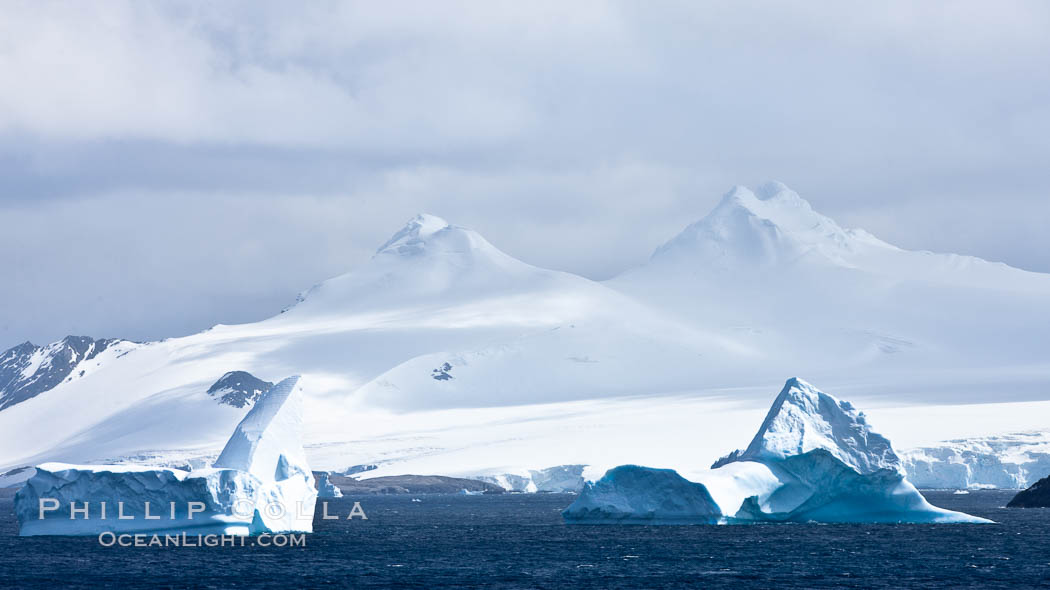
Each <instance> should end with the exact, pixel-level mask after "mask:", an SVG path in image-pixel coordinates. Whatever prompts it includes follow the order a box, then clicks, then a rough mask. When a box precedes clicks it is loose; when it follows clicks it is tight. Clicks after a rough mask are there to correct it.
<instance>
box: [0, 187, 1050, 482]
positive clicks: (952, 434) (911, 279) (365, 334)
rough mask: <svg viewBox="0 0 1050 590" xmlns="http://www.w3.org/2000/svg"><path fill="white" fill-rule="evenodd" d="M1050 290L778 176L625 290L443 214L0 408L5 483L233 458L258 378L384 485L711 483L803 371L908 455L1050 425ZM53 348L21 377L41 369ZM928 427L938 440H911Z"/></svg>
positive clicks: (339, 455)
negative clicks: (838, 210) (626, 477)
mask: <svg viewBox="0 0 1050 590" xmlns="http://www.w3.org/2000/svg"><path fill="white" fill-rule="evenodd" d="M1048 295H1050V275H1042V274H1037V273H1029V272H1025V271H1021V270H1017V269H1013V268H1010V267H1008V266H1005V265H1002V264H996V263H989V262H985V261H982V260H979V259H975V258H968V257H960V256H954V255H940V254H931V253H921V252H909V251H905V250H901V249H899V248H896V247H893V246H891V245H889V244H886V243H885V242H882V241H880V240H878V239H876V238H874V237H873V236H871V235H870V234H867V233H866V232H863V231H861V230H849V229H843V228H841V227H840V226H839V225H838V224H836V223H835V222H834V221H833V220H831V219H829V218H827V217H825V216H822V215H820V214H819V213H817V212H815V211H814V210H813V209H812V207H811V206H810V205H809V204H808V203H806V201H804V200H803V199H801V197H799V196H798V195H797V194H795V193H794V192H792V191H790V189H787V188H786V187H784V186H783V185H776V184H774V185H769V186H766V187H763V188H761V189H759V190H758V191H756V192H751V191H749V190H747V189H744V188H739V187H738V188H736V189H734V190H733V191H731V192H730V193H729V194H727V195H726V196H725V197H724V198H723V199H722V201H721V202H720V203H719V205H718V206H717V207H716V208H715V209H714V210H713V211H712V212H711V213H710V214H709V215H708V216H707V217H705V218H704V219H702V220H701V221H699V222H697V223H695V224H692V225H690V226H689V227H688V228H686V229H685V230H684V231H683V232H682V233H681V234H679V235H678V236H676V237H674V238H672V239H671V240H669V241H668V242H667V243H666V244H665V245H663V246H661V247H660V248H658V249H657V250H656V252H655V253H654V254H653V256H652V258H651V259H650V261H649V262H648V263H647V264H645V265H643V266H642V267H640V268H637V269H633V270H631V271H629V272H627V273H624V274H623V275H622V276H620V277H617V278H615V279H613V280H611V281H607V282H604V283H599V282H594V281H590V280H588V279H585V278H583V277H579V276H576V275H572V274H569V273H564V272H558V271H553V270H547V269H543V268H538V267H535V266H532V265H530V264H527V263H525V262H523V261H520V260H517V259H515V258H513V257H511V256H509V255H508V254H506V253H504V252H502V251H500V250H499V249H498V248H496V247H495V246H494V245H492V244H491V243H489V242H488V241H487V240H486V239H485V238H483V237H482V236H480V235H479V234H478V233H477V232H474V231H472V230H469V229H467V228H463V227H459V226H456V225H453V224H450V223H448V222H446V221H444V220H442V219H440V218H437V217H435V216H431V215H421V216H419V217H417V218H415V219H413V220H411V221H410V222H409V223H408V224H406V226H405V227H404V228H402V229H401V230H399V231H397V232H395V233H394V235H393V236H392V237H391V239H390V240H388V241H387V242H386V243H385V244H383V245H382V246H381V247H380V248H379V249H378V250H377V252H376V254H375V255H374V256H373V257H372V259H371V260H369V261H368V262H367V263H365V264H364V265H362V266H361V267H359V268H356V269H354V270H352V271H350V272H348V273H346V274H344V275H341V276H338V277H335V278H332V279H330V280H327V281H324V282H322V283H320V284H318V285H316V286H314V287H313V288H311V289H309V290H307V291H305V292H304V293H302V294H301V295H300V297H299V298H298V301H297V302H296V304H295V305H293V306H291V307H289V308H288V309H286V310H285V311H284V312H282V313H279V314H277V315H275V316H274V317H272V318H270V319H267V320H264V321H261V322H256V323H251V324H243V325H235V326H226V325H218V326H215V327H214V328H211V329H210V330H207V331H205V332H202V333H200V334H195V335H192V336H188V337H184V338H173V339H168V340H164V341H160V342H152V343H146V344H133V343H126V342H124V341H120V342H118V343H111V344H108V345H107V346H106V348H105V350H103V351H101V352H99V351H97V350H96V351H95V352H94V357H93V358H91V359H90V361H88V362H86V363H85V361H84V358H86V357H87V353H85V352H78V353H77V356H76V357H75V358H76V359H77V364H75V366H74V368H72V369H70V370H69V371H68V372H66V373H64V374H62V375H61V377H60V378H59V379H58V380H57V381H56V383H57V384H52V385H51V386H49V387H46V388H40V389H39V390H37V391H35V393H34V395H33V396H28V397H27V396H23V397H21V398H20V399H19V403H14V404H13V405H11V404H8V405H7V406H6V407H5V408H4V409H3V410H2V411H0V473H2V472H3V471H5V470H7V469H10V468H13V467H19V466H22V465H28V464H33V463H37V462H42V461H45V460H56V461H67V462H86V461H93V462H102V461H114V460H116V461H121V460H127V461H135V462H147V461H148V462H155V463H158V462H159V463H165V464H170V465H172V466H178V465H182V464H184V463H186V462H191V463H192V462H194V461H196V462H201V461H205V460H210V459H214V457H215V454H216V453H217V452H218V450H219V449H220V448H221V446H222V443H223V441H224V440H225V437H226V434H227V433H228V432H229V431H230V430H231V429H232V428H233V427H234V426H235V425H236V424H237V422H238V421H239V420H240V419H241V418H242V417H243V416H244V414H245V412H247V411H248V406H249V405H250V401H251V398H252V397H253V396H254V395H255V393H254V392H255V390H257V389H258V390H261V386H259V387H255V386H251V383H249V386H245V387H243V388H242V389H244V391H242V392H240V393H237V394H236V395H233V396H232V397H231V400H234V398H236V400H241V398H242V397H243V398H244V399H243V400H241V401H242V402H243V404H242V406H241V407H237V404H233V405H230V404H229V403H217V401H219V400H220V399H222V398H223V397H225V396H226V393H230V392H233V391H234V390H237V391H240V390H239V389H237V388H236V387H233V389H230V391H224V393H223V395H218V396H217V395H216V391H217V390H215V389H214V387H217V386H219V385H220V383H222V381H221V380H222V379H223V378H224V376H226V377H228V376H229V375H228V374H230V373H232V372H242V371H243V372H245V373H247V374H250V375H251V376H253V377H252V379H257V380H258V383H263V384H265V383H268V382H270V381H273V380H275V379H276V378H277V377H279V376H282V375H286V374H292V373H298V374H302V375H303V381H304V383H306V384H307V387H306V390H307V391H309V392H310V395H309V397H308V399H307V400H306V409H305V416H306V418H305V419H306V424H307V433H306V442H307V453H308V454H309V455H310V461H311V464H312V465H314V466H316V467H317V468H318V469H326V470H327V469H334V470H339V471H343V470H345V469H347V468H350V467H353V466H354V465H358V464H369V465H371V464H375V465H378V466H379V468H378V469H376V470H374V471H370V472H369V474H371V475H374V476H378V475H391V474H398V473H408V472H415V473H440V474H445V475H483V476H486V477H492V478H500V477H502V478H504V479H507V480H508V481H509V480H511V479H513V480H514V481H518V480H519V479H521V482H519V483H522V485H523V486H527V485H528V482H526V480H528V481H531V479H529V478H531V477H533V476H532V474H534V473H546V472H547V471H548V470H549V469H548V468H551V467H554V466H558V465H574V466H575V465H588V466H591V467H588V468H587V469H595V468H597V467H596V466H604V467H610V466H613V465H617V464H622V463H628V462H635V463H640V464H657V465H659V464H665V465H672V464H673V465H675V466H676V467H681V466H682V465H683V464H684V463H685V462H689V464H688V465H685V466H684V467H685V468H689V469H693V468H697V467H702V466H706V465H708V464H710V463H711V461H713V460H714V459H715V458H717V456H718V453H719V451H722V450H724V449H723V448H722V446H721V445H720V444H718V443H719V441H718V439H719V437H720V436H722V435H727V434H728V435H730V436H733V435H735V433H736V432H737V429H738V428H745V429H747V430H749V429H750V428H751V426H750V425H752V424H754V423H755V422H757V420H756V418H755V417H756V415H757V416H758V417H759V418H760V417H761V416H760V414H761V413H762V412H763V411H764V408H763V407H762V406H763V403H762V401H761V400H762V399H763V397H764V394H765V392H766V391H768V388H769V387H770V386H771V384H777V383H781V382H783V379H784V377H785V376H787V375H792V374H807V375H811V376H812V378H813V379H814V380H819V382H820V383H821V384H822V385H824V386H826V387H828V388H829V389H830V388H834V389H835V390H836V391H840V392H843V393H845V394H848V395H849V397H850V398H852V399H856V400H858V401H863V402H864V405H865V407H867V408H870V410H869V414H875V413H879V412H882V413H883V415H884V416H885V417H880V421H879V423H880V425H882V427H883V429H884V430H893V437H894V440H896V441H898V445H899V446H912V444H919V443H924V444H925V443H932V442H933V441H936V440H947V439H954V438H964V437H974V436H987V435H992V434H1001V433H1005V432H1020V431H1027V430H1033V429H1043V428H1045V424H1039V423H1038V421H1037V420H1036V417H1037V416H1033V414H1032V413H1031V408H1032V407H1039V408H1042V407H1044V406H1042V405H1040V404H1042V403H1043V402H1042V401H1040V400H1050V370H1048V364H1047V362H1046V360H1045V355H1044V350H1045V344H1044V343H1043V341H1042V335H1043V334H1045V333H1046V328H1050V310H1048V309H1047V307H1048V306H1046V305H1045V301H1047V296H1048ZM52 346H54V345H52ZM47 348H50V347H47ZM96 348H97V347H96ZM9 354H10V351H9ZM33 354H36V353H35V352H30V353H29V356H28V357H27V356H26V351H22V352H19V353H16V354H14V355H12V356H11V359H12V360H11V365H10V366H11V367H14V369H10V370H8V369H3V370H4V371H7V372H3V373H0V375H4V376H5V378H6V376H7V375H9V374H11V375H15V374H17V375H23V374H25V373H26V371H27V370H28V369H27V368H26V367H29V366H30V365H29V364H27V363H26V361H24V359H25V358H29V357H32V355H33ZM4 358H5V359H6V358H7V356H5V357H4ZM70 358H72V357H70ZM17 359H23V360H17ZM34 362H35V361H34ZM67 364H68V363H67ZM85 365H90V366H85ZM4 366H5V367H6V366H7V365H4ZM41 366H42V363H41ZM81 369H83V370H84V372H83V374H81V373H80V370H81ZM11 371H14V372H11ZM31 373H32V372H30V374H31ZM236 375H241V374H240V373H236ZM70 377H72V378H70ZM234 380H236V379H234ZM217 381H218V382H219V383H217ZM241 381H243V379H242V380H241ZM48 383H51V382H50V381H49V382H48ZM238 383H240V381H238ZM245 383H247V381H245ZM252 383H255V382H254V381H252ZM258 383H256V385H258ZM226 385H229V384H226ZM242 385H243V383H242ZM209 389H212V391H211V393H209ZM219 389H223V388H222V387H219ZM4 392H5V393H4V395H9V394H8V393H6V392H7V390H6V389H5V390H4ZM3 399H5V398H2V397H0V400H3ZM236 400H234V401H236ZM992 401H995V402H1010V403H1000V404H994V408H992V409H990V410H988V408H991V406H980V407H982V408H985V409H986V410H988V411H984V415H985V416H986V417H987V415H988V413H989V411H990V412H992V413H993V414H994V416H995V417H996V419H995V420H992V421H987V420H985V421H984V423H979V422H978V421H977V420H976V419H971V418H966V419H964V418H959V419H958V420H955V421H954V422H949V423H941V422H937V421H934V420H932V415H926V414H924V412H943V411H945V408H977V407H978V406H975V405H974V404H984V403H986V402H992ZM1014 402H1016V403H1018V404H1022V405H1024V407H1025V408H1026V411H1025V412H1017V411H1015V410H1016V408H1015V409H1014V410H1011V409H1010V408H1011V407H1013V406H1011V403H1014ZM1025 404H1026V405H1025ZM1047 404H1048V405H1047V406H1046V408H1047V409H1050V402H1047ZM906 406H909V407H906ZM967 412H969V410H967V411H966V412H962V413H960V414H958V415H960V416H971V415H973V416H978V415H981V413H982V412H980V411H976V410H975V411H973V412H969V413H967ZM1044 415H1046V414H1044ZM924 416H928V417H929V419H924ZM915 422H919V423H922V424H924V426H923V431H922V432H921V433H920V432H915V431H914V429H904V428H903V426H904V425H911V424H913V423H915ZM698 423H703V424H704V425H705V426H704V427H703V428H697V427H696V424H698ZM990 423H994V424H995V428H997V429H998V430H994V431H989V430H988V429H987V428H986V426H987V424H990ZM41 424H47V428H40V427H39V425H41ZM933 432H936V434H935V435H934V434H932V433H933ZM730 433H732V434H730ZM687 448H688V449H689V451H688V452H686V451H685V450H682V449H687ZM668 449H672V450H668ZM673 449H680V451H676V450H673ZM661 457H664V458H666V461H662V460H661ZM209 458H210V459H209ZM577 471H578V470H573V477H574V478H577V477H578V476H579V473H577ZM522 478H525V479H522ZM501 481H502V480H501ZM523 482H524V483H523ZM533 483H534V482H533Z"/></svg>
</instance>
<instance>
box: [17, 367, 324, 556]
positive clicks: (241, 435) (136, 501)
mask: <svg viewBox="0 0 1050 590" xmlns="http://www.w3.org/2000/svg"><path fill="white" fill-rule="evenodd" d="M302 398H303V393H302V387H301V386H300V385H299V377H298V376H294V377H289V378H288V379H285V380H284V381H281V382H280V383H278V384H277V385H275V386H274V387H273V388H271V389H270V390H269V391H267V392H266V393H264V394H263V395H262V396H261V397H260V398H259V399H258V401H256V403H255V405H254V406H253V407H252V409H251V411H249V412H248V414H247V415H245V417H244V419H242V420H241V422H240V423H239V424H238V425H237V428H236V429H235V430H234V432H233V435H232V436H231V437H230V439H229V441H228V442H227V443H226V446H225V448H223V451H222V453H221V454H220V455H219V458H218V459H217V460H216V461H215V463H214V465H213V466H212V467H209V468H203V469H194V470H192V471H184V470H180V469H167V468H151V467H137V466H126V465H69V464H64V463H45V464H43V465H40V466H38V467H37V468H36V474H35V475H34V476H33V477H31V478H30V479H29V480H27V481H26V483H25V485H24V486H23V487H22V488H21V489H20V490H19V491H18V493H17V494H16V495H15V513H16V514H17V516H18V520H19V525H20V528H19V534H20V535H21V536H34V535H97V534H100V533H103V532H113V533H144V534H147V533H154V534H158V533H163V534H180V533H187V534H224V535H256V534H261V533H279V532H306V533H309V532H312V531H313V512H314V504H315V501H316V499H317V490H316V488H315V487H314V477H313V474H312V472H311V471H310V467H309V465H308V464H307V462H306V457H305V453H304V451H303V445H302V439H301V436H302V435H301V432H302V403H303V402H302Z"/></svg>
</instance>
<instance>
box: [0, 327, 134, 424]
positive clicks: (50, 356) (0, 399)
mask: <svg viewBox="0 0 1050 590" xmlns="http://www.w3.org/2000/svg"><path fill="white" fill-rule="evenodd" d="M134 346H135V343H133V342H128V341H126V340H118V339H99V340H93V339H91V338H88V337H87V336H66V337H65V338H63V339H62V340H59V341H58V342H53V343H51V344H48V345H47V346H37V345H35V344H33V343H32V342H23V343H22V344H19V345H18V346H15V347H12V348H9V349H7V350H5V351H4V352H3V353H2V354H0V410H2V409H4V408H6V407H8V406H13V405H14V404H17V403H19V402H23V401H25V400H27V399H30V398H32V397H34V396H36V395H39V394H41V393H43V392H45V391H47V390H49V389H53V388H54V387H55V386H57V385H58V384H60V383H62V382H63V381H72V380H74V379H80V378H83V377H84V376H85V375H87V374H88V373H89V372H92V371H94V370H96V369H97V368H99V367H101V366H102V364H103V363H104V362H107V361H108V360H110V359H113V358H117V357H119V356H121V355H122V354H124V353H125V352H128V351H129V350H131V349H132V348H134ZM106 350H109V351H110V354H109V355H103V353H104V352H106ZM100 355H102V356H100Z"/></svg>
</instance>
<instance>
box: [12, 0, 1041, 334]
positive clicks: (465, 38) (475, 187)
mask: <svg viewBox="0 0 1050 590" xmlns="http://www.w3.org/2000/svg"><path fill="white" fill-rule="evenodd" d="M300 4H302V5H300ZM1047 31H1050V3H1045V2H1030V3H1027V2H1004V1H999V2H946V3H938V2H902V3H893V2H843V1H838V0H837V1H834V2H826V3H825V2H815V1H807V2H799V3H783V2H776V3H774V2H769V3H751V2H741V1H739V0H734V1H731V2H691V1H690V2H682V3H675V2H666V1H660V2H640V1H635V2H624V3H618V2H612V3H606V2H587V1H580V0H574V1H572V2H552V3H550V4H545V3H543V2H506V3H501V2H490V1H486V2H480V1H478V2H470V3H462V4H459V3H451V2H419V3H414V2H382V3H379V2H361V3H350V2H337V3H331V4H328V3H324V2H320V1H313V2H307V3H293V2H282V3H265V2H258V1H252V2H244V3H238V2H221V3H204V2H190V3H172V4H166V3H163V2H128V3H122V2H118V1H109V2H102V3H86V2H68V3H48V2H39V1H30V2H25V3H18V2H13V1H12V2H5V3H4V4H3V8H2V16H0V179H2V182H3V185H2V187H3V188H2V191H0V249H2V252H4V253H5V255H4V256H3V257H2V258H0V277H3V284H4V285H5V288H4V289H2V290H0V347H3V348H6V347H7V346H10V345H13V344H15V343H18V342H21V341H24V340H27V339H30V340H32V341H34V342H36V343H45V342H48V341H51V340H55V339H57V338H60V337H62V336H64V335H66V334H84V335H90V336H95V337H101V336H119V337H127V338H133V339H157V338H162V337H167V336H177V335H184V334H188V333H192V332H195V331H198V330H201V329H204V328H206V327H208V326H211V325H213V324H215V323H220V322H221V323H236V322H244V321H251V320H256V319H261V318H264V317H268V316H270V315H273V314H274V313H276V312H277V311H279V310H280V309H281V308H282V307H284V306H286V305H287V304H289V303H290V302H291V301H292V300H293V299H294V297H295V294H296V293H297V292H298V291H300V290H303V289H305V288H307V287H309V286H310V285H312V284H314V283H316V282H318V281H320V280H323V279H325V278H328V277H330V276H333V275H336V274H339V273H342V272H345V271H346V270H348V269H351V268H353V267H354V266H355V265H359V264H361V263H362V262H364V261H366V260H367V259H368V257H369V256H370V255H371V254H372V253H373V251H374V250H375V248H376V247H377V246H378V245H380V244H381V243H382V242H383V241H384V240H385V239H386V238H387V237H389V235H390V234H392V233H394V232H395V231H396V230H397V229H399V228H400V227H401V225H403V223H404V222H405V221H406V220H407V219H409V218H410V217H412V216H413V215H415V214H416V213H418V212H424V211H425V212H430V213H434V214H437V215H441V216H443V217H445V218H446V219H448V220H449V221H451V222H453V223H456V224H459V225H465V226H468V227H472V228H474V229H476V230H478V231H480V232H481V233H482V234H483V235H486V236H487V237H488V238H489V239H490V241H492V242H493V243H494V244H495V245H496V246H497V247H499V248H501V249H503V250H505V251H506V252H508V253H510V254H512V255H514V256H516V257H518V258H521V259H522V260H525V261H527V262H530V263H532V264H537V265H540V266H545V267H549V268H555V269H561V270H568V271H572V272H576V273H579V274H582V275H585V276H587V277H591V278H596V279H604V278H607V277H610V276H613V275H615V274H616V273H618V272H620V271H622V270H624V269H626V268H628V267H629V266H632V265H636V264H639V263H641V262H643V261H644V260H645V259H646V257H647V256H648V255H649V254H650V252H651V251H652V250H653V249H654V248H655V247H656V246H657V245H658V244H660V243H661V242H663V241H665V240H666V239H668V238H669V237H671V236H672V235H673V234H674V233H676V232H677V231H679V230H680V229H681V228H682V227H684V226H685V225H686V224H688V223H689V222H691V221H694V220H696V219H699V218H701V217H703V216H704V215H705V214H706V213H707V212H708V211H709V209H710V208H711V207H712V206H713V205H714V204H715V203H716V202H717V200H718V198H719V197H720V195H721V194H722V193H723V192H725V191H726V190H727V189H728V188H729V187H730V186H732V185H734V184H745V185H755V184H758V183H761V182H763V181H765V180H769V179H776V180H780V181H782V182H785V183H787V184H788V185H790V186H791V187H792V188H794V189H795V190H797V191H798V192H799V193H800V194H802V196H803V197H805V198H806V199H808V200H809V201H810V202H811V203H812V204H813V205H814V207H815V208H816V209H818V210H819V211H821V212H823V213H825V214H827V215H830V216H831V217H833V218H835V219H837V220H838V221H839V222H840V223H841V224H843V225H846V226H860V227H864V228H866V229H868V230H869V231H871V232H873V233H875V234H876V235H878V236H879V237H881V238H883V239H885V240H887V241H890V242H893V243H895V244H897V245H900V246H902V247H906V248H912V249H929V250H936V251H949V252H958V253H964V254H972V255H977V256H981V257H984V258H989V259H992V260H1001V261H1005V262H1007V263H1009V264H1012V265H1014V266H1019V267H1021V268H1026V269H1030V270H1037V271H1044V272H1050V231H1047V225H1048V221H1050V190H1048V178H1047V172H1048V164H1050V35H1048V34H1047Z"/></svg>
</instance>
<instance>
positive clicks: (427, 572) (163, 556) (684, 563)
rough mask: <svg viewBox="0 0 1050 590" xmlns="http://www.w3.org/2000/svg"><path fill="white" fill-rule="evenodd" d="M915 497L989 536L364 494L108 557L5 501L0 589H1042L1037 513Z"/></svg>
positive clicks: (534, 500) (955, 529)
mask: <svg viewBox="0 0 1050 590" xmlns="http://www.w3.org/2000/svg"><path fill="white" fill-rule="evenodd" d="M926 495H927V497H928V498H929V499H930V501H931V502H933V503H934V504H937V505H938V506H943V507H945V508H952V509H957V510H963V511H966V512H969V513H971V514H976V515H979V516H984V517H986V518H991V519H993V520H995V521H997V522H998V523H1000V524H996V525H799V524H786V525H785V524H779V525H750V526H661V527H649V526H567V525H564V524H562V522H561V517H560V515H559V511H560V510H561V509H562V508H564V507H565V506H567V505H568V504H569V503H570V502H571V501H572V496H566V495H553V494H552V495H510V494H507V495H502V496H420V497H419V498H420V499H421V500H422V501H421V502H412V499H411V497H405V496H392V497H372V496H365V497H360V498H356V500H359V501H361V503H362V507H363V508H364V509H365V511H366V513H367V514H368V517H369V519H368V520H367V521H361V520H353V521H347V520H339V521H320V520H319V521H317V523H316V524H315V530H316V531H317V532H316V533H314V534H312V535H308V536H307V541H306V547H295V548H288V547H284V548H276V547H267V548H263V547H257V546H256V547H251V546H247V547H173V548H156V547H154V548H134V547H126V548H119V547H108V548H107V547H102V546H100V545H99V543H98V540H97V539H96V538H94V537H85V538H75V537H50V538H44V537H37V538H20V537H17V536H16V534H17V523H16V522H15V519H14V515H13V513H12V503H11V499H10V498H5V499H0V587H4V588H7V587H11V588H57V587H67V588H68V587H75V588H80V587H119V588H140V587H143V588H156V587H173V588H184V587H192V588H231V587H242V588H277V587H280V588H296V587H298V588H310V587H329V588H330V587H346V586H349V587H356V588H385V587H399V588H436V587H458V588H472V587H503V588H683V587H704V588H711V587H731V588H742V587H755V588H790V587H799V588H814V587H857V588H902V587H915V588H966V587H971V588H993V587H1002V588H1006V587H1010V588H1030V587H1039V586H1043V587H1050V509H1028V510H1022V509H1006V508H1003V506H1004V505H1005V504H1006V502H1007V501H1008V500H1009V499H1010V497H1011V496H1012V493H1011V492H996V491H986V492H974V493H971V494H969V495H952V494H951V493H949V492H928V493H926ZM354 499H355V498H346V499H341V500H330V501H329V502H330V504H329V512H330V513H338V514H341V515H344V516H345V515H346V514H348V513H349V512H350V509H351V506H352V503H353V500H354Z"/></svg>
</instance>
